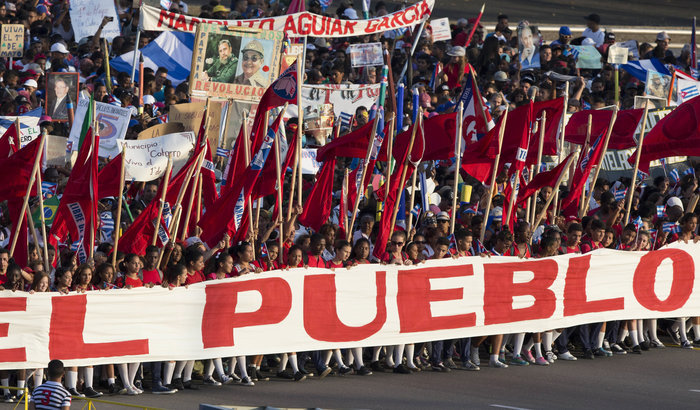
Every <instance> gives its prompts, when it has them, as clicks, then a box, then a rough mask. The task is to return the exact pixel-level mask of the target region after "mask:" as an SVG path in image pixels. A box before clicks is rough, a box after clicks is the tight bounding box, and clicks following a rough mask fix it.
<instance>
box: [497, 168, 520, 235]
mask: <svg viewBox="0 0 700 410" xmlns="http://www.w3.org/2000/svg"><path fill="white" fill-rule="evenodd" d="M519 183H520V170H517V171H515V181H513V186H512V187H511V191H510V202H509V204H508V214H507V215H506V219H505V220H503V221H501V223H502V224H503V225H508V223H509V222H510V216H511V214H512V212H513V207H514V206H515V198H516V197H517V196H518V192H517V190H516V189H515V188H516V187H517V186H518V184H519Z"/></svg>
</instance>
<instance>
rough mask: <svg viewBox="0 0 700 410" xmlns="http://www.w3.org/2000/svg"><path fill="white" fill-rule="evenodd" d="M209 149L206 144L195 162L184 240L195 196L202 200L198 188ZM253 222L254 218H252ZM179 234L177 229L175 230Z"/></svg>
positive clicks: (181, 237) (183, 231) (183, 232)
mask: <svg viewBox="0 0 700 410" xmlns="http://www.w3.org/2000/svg"><path fill="white" fill-rule="evenodd" d="M206 151H207V146H206V145H205V146H204V148H202V153H201V154H200V156H199V158H197V161H196V163H195V166H196V168H195V170H194V172H193V173H194V177H193V178H194V181H192V189H191V191H190V199H189V201H188V203H187V212H186V213H185V221H184V222H183V223H184V224H185V225H184V226H183V228H182V234H180V240H182V241H184V240H185V239H187V233H188V231H189V227H190V217H191V216H192V207H193V206H195V203H194V197H195V196H197V204H200V203H201V202H202V191H199V192H198V191H197V188H198V187H199V181H200V180H201V177H202V164H203V163H204V156H205V155H206ZM188 182H189V180H187V181H185V182H184V183H183V185H184V186H185V189H187V186H189V183H188ZM197 207H198V210H199V205H197ZM251 223H252V219H251ZM175 233H176V234H177V231H176V232H175Z"/></svg>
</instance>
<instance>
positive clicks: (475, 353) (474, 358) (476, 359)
mask: <svg viewBox="0 0 700 410" xmlns="http://www.w3.org/2000/svg"><path fill="white" fill-rule="evenodd" d="M470 356H471V362H472V363H474V364H475V365H477V366H481V361H480V360H479V349H471V354H470Z"/></svg>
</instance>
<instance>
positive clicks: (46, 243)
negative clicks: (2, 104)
mask: <svg viewBox="0 0 700 410" xmlns="http://www.w3.org/2000/svg"><path fill="white" fill-rule="evenodd" d="M18 129H19V128H18ZM44 144H46V140H44ZM43 151H44V147H43V146H42V147H41V152H43ZM36 192H37V194H38V195H39V209H40V212H39V215H40V218H41V236H42V237H43V238H44V246H43V248H44V264H45V265H44V269H46V270H47V271H48V270H49V266H50V265H49V240H48V237H47V236H46V217H45V215H44V193H43V192H42V191H41V172H37V173H36ZM36 244H37V246H39V241H36Z"/></svg>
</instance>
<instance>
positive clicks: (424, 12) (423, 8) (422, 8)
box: [420, 1, 430, 20]
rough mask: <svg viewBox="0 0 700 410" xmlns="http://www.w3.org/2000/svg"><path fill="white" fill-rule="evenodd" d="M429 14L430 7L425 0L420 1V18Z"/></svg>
mask: <svg viewBox="0 0 700 410" xmlns="http://www.w3.org/2000/svg"><path fill="white" fill-rule="evenodd" d="M429 15H430V7H428V3H427V2H425V1H424V2H422V3H420V18H421V20H422V19H423V17H425V16H429Z"/></svg>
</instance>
